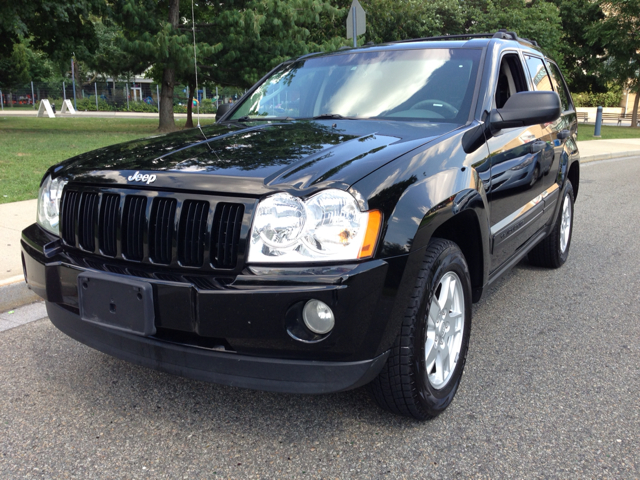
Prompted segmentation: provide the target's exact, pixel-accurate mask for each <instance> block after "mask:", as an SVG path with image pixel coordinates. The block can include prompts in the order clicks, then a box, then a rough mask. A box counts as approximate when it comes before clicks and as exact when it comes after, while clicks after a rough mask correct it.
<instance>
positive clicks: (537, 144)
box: [529, 140, 547, 153]
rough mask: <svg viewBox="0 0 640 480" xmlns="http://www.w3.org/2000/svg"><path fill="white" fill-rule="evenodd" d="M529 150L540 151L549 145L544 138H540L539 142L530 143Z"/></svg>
mask: <svg viewBox="0 0 640 480" xmlns="http://www.w3.org/2000/svg"><path fill="white" fill-rule="evenodd" d="M530 145H531V146H530V147H529V151H530V152H531V153H538V152H541V151H542V150H544V149H545V148H546V146H547V142H543V141H542V140H538V141H537V142H533V143H530Z"/></svg>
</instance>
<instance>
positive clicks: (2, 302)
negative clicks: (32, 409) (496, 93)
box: [0, 138, 640, 313]
mask: <svg viewBox="0 0 640 480" xmlns="http://www.w3.org/2000/svg"><path fill="white" fill-rule="evenodd" d="M578 148H579V150H580V157H581V161H582V162H583V163H586V162H594V161H598V160H606V159H610V158H623V157H630V156H640V138H638V139H626V140H591V141H586V142H578ZM36 209H37V201H36V200H25V201H23V202H14V203H5V204H1V205H0V246H1V251H2V255H1V256H0V313H2V312H4V311H6V310H10V309H13V308H17V307H18V306H20V305H25V304H27V303H31V302H34V301H37V300H38V299H39V297H37V296H35V295H34V294H33V293H32V292H31V291H30V290H28V289H27V287H26V285H25V283H24V278H23V274H22V261H21V256H20V237H21V232H22V230H23V229H24V228H26V227H28V226H29V225H31V224H32V223H34V222H35V221H36Z"/></svg>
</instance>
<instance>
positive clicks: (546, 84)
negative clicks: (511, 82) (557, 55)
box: [524, 55, 553, 91]
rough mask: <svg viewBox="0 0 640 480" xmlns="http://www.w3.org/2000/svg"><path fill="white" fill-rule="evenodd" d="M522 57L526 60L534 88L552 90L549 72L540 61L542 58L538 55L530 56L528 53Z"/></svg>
mask: <svg viewBox="0 0 640 480" xmlns="http://www.w3.org/2000/svg"><path fill="white" fill-rule="evenodd" d="M524 58H525V60H526V61H527V67H528V68H529V74H530V75H531V79H532V80H533V86H534V87H535V89H536V90H543V91H544V90H546V91H553V87H552V86H551V78H550V77H549V73H548V72H547V69H546V68H545V66H544V63H543V62H542V59H541V58H538V57H530V56H529V55H525V56H524Z"/></svg>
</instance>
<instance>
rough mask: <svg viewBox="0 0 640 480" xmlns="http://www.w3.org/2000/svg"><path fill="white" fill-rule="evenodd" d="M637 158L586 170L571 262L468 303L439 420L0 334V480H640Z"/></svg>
mask: <svg viewBox="0 0 640 480" xmlns="http://www.w3.org/2000/svg"><path fill="white" fill-rule="evenodd" d="M639 189H640V158H635V159H625V160H621V161H609V162H599V163H592V164H588V165H584V166H583V170H582V182H581V185H580V192H579V196H578V202H577V204H576V216H575V230H574V238H573V243H572V246H571V254H570V257H569V260H568V262H567V264H566V265H565V266H564V267H563V268H561V269H560V270H556V271H549V270H541V269H537V268H533V267H530V266H529V265H528V264H527V263H526V262H523V263H521V264H520V265H519V266H517V267H516V268H515V269H514V270H512V272H511V273H510V274H508V275H507V277H505V278H504V279H503V280H501V281H500V282H498V283H497V284H495V285H494V286H493V287H492V288H491V289H490V291H489V292H488V293H487V294H486V295H485V296H484V297H483V300H482V301H481V302H480V303H479V304H478V305H476V307H475V309H474V320H473V322H474V323H473V329H472V333H471V347H470V353H469V358H468V361H467V368H466V371H465V375H464V377H463V381H462V386H461V389H460V390H459V392H458V395H457V397H456V399H455V400H454V403H453V404H452V406H451V407H450V408H449V409H448V410H447V411H446V412H445V414H443V415H442V416H440V417H439V418H437V419H435V420H433V421H431V422H427V423H417V422H415V421H412V420H410V419H405V418H402V417H397V416H393V415H390V414H387V413H385V412H382V411H381V410H379V409H378V408H377V407H376V406H375V405H374V403H373V402H372V401H371V400H369V398H368V395H367V392H366V390H364V389H360V390H356V391H352V392H347V393H342V394H335V395H327V396H318V397H308V396H298V395H282V394H271V393H263V392H254V391H248V390H240V389H235V388H229V387H222V386H217V385H211V384H206V383H200V382H195V381H190V380H185V379H182V378H177V377H173V376H170V375H166V374H162V373H157V372H154V371H151V370H147V369H144V368H140V367H136V366H133V365H130V364H128V363H126V362H123V361H120V360H116V359H113V358H110V357H108V356H106V355H103V354H101V353H99V352H96V351H93V350H91V349H89V348H87V347H85V346H83V345H80V344H79V343H76V342H75V341H73V340H71V339H69V338H67V337H66V336H64V335H63V334H62V333H60V332H58V331H57V330H56V329H55V328H54V327H53V326H52V325H51V324H50V323H49V322H48V320H46V319H45V320H40V321H37V322H33V323H30V324H28V325H24V326H20V327H17V328H13V329H11V330H6V331H4V332H2V333H0V352H1V355H0V452H1V453H0V478H8V479H12V478H67V477H68V478H82V479H89V478H218V477H220V478H307V477H308V478H350V477H356V476H359V477H362V478H426V477H431V478H460V477H479V478H485V477H486V478H540V477H543V478H571V477H589V478H596V477H604V478H638V477H639V476H640V418H639V412H640V321H639V319H640V263H639V259H640V221H639V217H640V202H639V199H638V190H639Z"/></svg>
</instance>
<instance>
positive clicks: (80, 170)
mask: <svg viewBox="0 0 640 480" xmlns="http://www.w3.org/2000/svg"><path fill="white" fill-rule="evenodd" d="M458 126H459V125H454V124H424V123H420V124H418V123H407V122H379V121H371V120H359V121H355V120H339V121H292V122H283V123H266V122H249V123H244V124H239V123H225V124H215V125H212V126H208V127H203V128H202V129H198V128H194V129H190V130H185V131H182V132H177V133H173V134H167V135H158V136H154V137H150V138H146V139H142V140H135V141H132V142H127V143H122V144H118V145H113V146H110V147H106V148H103V149H100V150H96V151H93V152H88V153H84V154H82V155H78V156H77V157H74V158H71V159H69V160H67V161H65V162H63V163H62V164H61V165H60V166H58V167H57V168H56V169H55V174H56V175H65V176H67V177H69V178H70V179H72V180H73V181H77V182H83V183H93V184H104V183H108V184H118V185H130V186H135V187H140V188H153V189H179V190H199V191H212V192H218V193H229V194H241V195H251V196H254V195H255V196H259V195H263V194H266V193H270V192H273V191H290V192H294V191H298V194H303V193H304V192H307V191H310V190H317V189H321V188H328V187H334V188H341V189H347V188H349V186H350V185H352V184H353V183H355V182H356V181H358V180H359V179H361V178H362V177H364V176H366V175H368V174H369V173H371V172H372V171H374V170H376V169H378V168H380V167H381V166H383V165H384V164H386V163H388V162H390V161H392V160H394V159H395V158H398V157H399V156H401V155H403V154H404V153H406V152H408V151H410V150H413V149H415V148H417V147H419V146H420V145H424V144H425V143H428V142H430V141H432V140H433V139H434V138H436V137H438V136H440V135H443V134H444V133H446V132H448V131H451V130H453V129H454V128H456V127H458ZM136 172H138V173H139V175H136ZM144 175H148V176H147V177H146V178H147V179H149V178H154V180H153V183H146V182H143V181H140V179H141V178H142V177H143V176H144ZM151 175H153V177H151ZM129 178H131V179H132V180H129ZM136 179H138V181H136Z"/></svg>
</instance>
